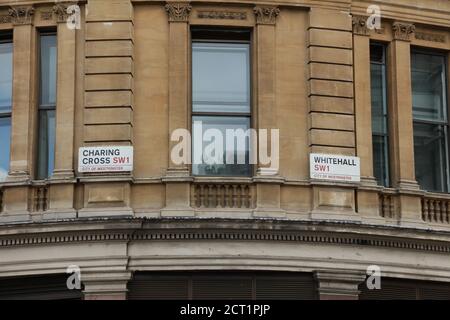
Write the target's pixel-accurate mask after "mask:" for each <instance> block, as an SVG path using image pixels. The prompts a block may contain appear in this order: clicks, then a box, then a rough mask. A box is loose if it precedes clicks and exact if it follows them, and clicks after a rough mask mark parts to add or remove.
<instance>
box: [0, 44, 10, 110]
mask: <svg viewBox="0 0 450 320" xmlns="http://www.w3.org/2000/svg"><path fill="white" fill-rule="evenodd" d="M12 52H13V46H12V43H11V42H8V43H0V68H1V72H0V113H1V112H10V111H11V105H12V101H11V100H12V98H11V97H12Z"/></svg>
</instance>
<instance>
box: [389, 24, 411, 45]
mask: <svg viewBox="0 0 450 320" xmlns="http://www.w3.org/2000/svg"><path fill="white" fill-rule="evenodd" d="M392 31H393V32H394V39H395V40H402V41H411V36H412V34H414V32H415V31H416V27H415V26H414V25H413V24H412V23H406V22H394V23H393V24H392Z"/></svg>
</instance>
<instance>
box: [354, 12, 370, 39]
mask: <svg viewBox="0 0 450 320" xmlns="http://www.w3.org/2000/svg"><path fill="white" fill-rule="evenodd" d="M367 19H368V17H366V16H358V15H354V16H352V25H353V33H354V34H357V35H359V36H368V35H369V34H370V29H369V28H368V27H367Z"/></svg>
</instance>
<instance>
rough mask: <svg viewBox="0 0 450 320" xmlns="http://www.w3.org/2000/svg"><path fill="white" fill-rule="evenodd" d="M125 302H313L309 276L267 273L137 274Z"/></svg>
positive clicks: (314, 295) (314, 290)
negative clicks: (140, 300) (141, 300)
mask: <svg viewBox="0 0 450 320" xmlns="http://www.w3.org/2000/svg"><path fill="white" fill-rule="evenodd" d="M128 298H129V299H149V300H157V299H176V300H183V299H194V300H208V299H220V300H228V299H237V300H239V299H240V300H251V299H261V300H274V299H289V300H303V299H315V298H316V289H315V285H314V279H313V276H312V274H305V273H282V272H280V273H276V272H273V273H268V272H186V273H181V272H173V273H170V272H167V273H152V272H138V273H135V275H134V277H133V279H132V280H131V281H130V282H129V284H128Z"/></svg>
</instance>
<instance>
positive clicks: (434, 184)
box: [411, 51, 448, 192]
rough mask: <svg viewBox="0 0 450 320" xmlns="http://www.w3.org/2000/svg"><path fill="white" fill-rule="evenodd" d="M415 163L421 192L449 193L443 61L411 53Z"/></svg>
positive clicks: (424, 54)
mask: <svg viewBox="0 0 450 320" xmlns="http://www.w3.org/2000/svg"><path fill="white" fill-rule="evenodd" d="M411 73H412V75H411V76H412V94H413V116H414V160H415V170H416V179H417V181H418V182H419V184H420V186H421V188H422V189H424V190H428V191H437V192H446V191H448V145H447V141H448V139H447V135H448V124H447V103H446V101H447V96H446V95H447V93H446V89H445V88H446V85H447V84H446V82H447V80H446V59H445V57H444V56H443V55H439V54H432V53H428V52H416V51H413V52H412V53H411Z"/></svg>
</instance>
